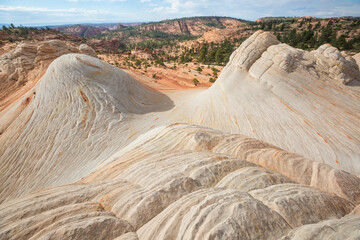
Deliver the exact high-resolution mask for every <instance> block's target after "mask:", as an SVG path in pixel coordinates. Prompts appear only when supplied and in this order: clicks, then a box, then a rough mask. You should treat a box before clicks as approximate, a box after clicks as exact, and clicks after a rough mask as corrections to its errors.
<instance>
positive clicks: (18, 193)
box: [0, 31, 360, 240]
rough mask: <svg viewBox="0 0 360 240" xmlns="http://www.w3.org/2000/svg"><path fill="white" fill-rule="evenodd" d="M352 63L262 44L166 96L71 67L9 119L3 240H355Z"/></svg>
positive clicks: (248, 45) (57, 64) (105, 68)
mask: <svg viewBox="0 0 360 240" xmlns="http://www.w3.org/2000/svg"><path fill="white" fill-rule="evenodd" d="M29 49H30V50H31V49H32V48H29ZM46 49H47V46H43V50H42V51H43V52H44V53H45V52H48V54H44V55H43V56H42V57H43V58H44V59H47V58H49V57H50V56H51V54H56V53H52V52H51V51H50V50H46ZM81 49H83V51H86V52H88V54H90V55H91V54H92V53H91V51H90V50H89V49H88V48H87V47H85V46H82V47H81ZM30 50H29V51H30ZM33 50H34V52H35V48H34V49H33ZM30 52H31V51H30ZM20 57H21V56H20ZM354 62H355V60H354V59H352V58H350V57H348V56H344V55H343V54H341V53H340V52H338V51H337V50H336V49H333V48H332V47H331V46H329V45H325V46H322V47H320V48H319V49H318V50H315V51H313V52H305V51H302V50H298V49H294V48H292V47H290V46H287V45H285V44H280V43H279V42H278V41H277V40H276V38H275V37H274V36H272V35H271V34H269V33H265V32H261V31H260V32H257V33H255V34H254V35H253V36H252V37H251V38H250V39H248V40H247V41H245V42H244V43H243V45H242V46H241V47H240V48H239V49H238V50H237V51H235V53H234V54H233V55H232V57H231V59H230V62H229V64H228V66H227V67H226V68H225V69H224V71H223V72H222V74H221V76H220V77H219V79H218V80H217V81H216V83H215V84H214V85H213V86H212V87H211V88H209V89H205V90H195V91H194V90H192V91H189V90H188V91H175V92H159V91H157V90H154V89H152V88H149V87H148V86H146V85H144V84H142V83H140V82H138V81H137V80H136V79H134V78H132V77H130V76H129V75H128V74H126V73H125V72H124V71H122V70H120V69H118V68H115V67H113V66H111V65H109V64H107V63H104V62H102V61H101V60H99V59H97V58H94V57H91V56H87V55H82V54H65V55H62V56H60V57H58V58H57V59H56V60H54V61H53V62H52V63H51V64H50V66H49V67H48V68H47V70H46V73H45V74H44V76H43V77H42V78H41V79H40V80H39V81H38V82H37V83H35V84H34V86H32V87H31V88H30V89H29V90H28V91H26V92H25V93H24V94H23V95H21V97H18V98H14V99H15V100H13V101H12V102H11V103H9V104H8V105H6V106H4V108H3V109H2V111H1V112H0V130H1V135H0V145H1V148H0V173H1V174H0V193H1V194H0V239H117V240H120V239H121V240H123V239H133V240H142V239H144V240H145V239H283V240H290V239H345V238H349V239H358V238H359V237H360V232H359V230H358V229H359V227H360V225H359V224H360V219H359V212H360V210H359V204H360V187H359V186H360V178H359V177H357V175H359V173H360V164H359V162H358V159H359V154H360V153H359V150H358V146H359V139H360V134H359V128H358V126H359V113H360V111H359V110H360V109H359V106H360V104H359V91H360V90H359V86H358V85H357V83H358V80H359V79H358V75H359V72H358V67H357V66H356V64H354ZM346 84H348V85H346ZM12 96H14V95H12ZM10 97H11V96H10Z"/></svg>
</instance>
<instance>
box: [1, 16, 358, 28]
mask: <svg viewBox="0 0 360 240" xmlns="http://www.w3.org/2000/svg"><path fill="white" fill-rule="evenodd" d="M196 17H220V18H234V19H238V20H244V21H249V22H255V21H256V20H258V19H262V18H281V17H285V18H301V17H315V18H318V19H327V18H344V17H354V18H356V17H360V16H336V17H334V16H331V17H316V16H310V15H304V16H265V17H261V18H257V19H255V20H248V19H244V18H238V17H231V16H189V17H175V18H167V19H162V20H159V21H141V22H140V21H138V22H131V21H121V22H120V21H119V22H117V21H115V22H68V23H66V22H64V23H49V24H44V23H33V24H21V23H20V24H15V23H0V26H3V25H5V26H10V24H14V26H15V27H19V26H24V27H61V26H72V25H105V24H144V23H155V22H161V21H167V20H175V19H183V18H196Z"/></svg>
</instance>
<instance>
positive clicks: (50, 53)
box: [0, 40, 96, 107]
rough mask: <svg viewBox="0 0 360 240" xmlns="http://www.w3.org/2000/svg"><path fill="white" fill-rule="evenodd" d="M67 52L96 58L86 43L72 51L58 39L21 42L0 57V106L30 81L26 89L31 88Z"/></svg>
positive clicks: (71, 48) (9, 100)
mask: <svg viewBox="0 0 360 240" xmlns="http://www.w3.org/2000/svg"><path fill="white" fill-rule="evenodd" d="M67 53H83V54H87V55H90V56H93V57H96V53H95V51H94V50H93V49H92V48H91V47H89V46H87V45H86V44H81V45H80V46H79V48H75V47H72V46H69V45H67V44H66V43H65V42H63V41H60V40H50V41H44V42H39V43H32V42H21V43H20V44H19V45H18V46H17V47H16V48H15V49H13V50H12V51H10V52H8V53H6V54H4V55H2V56H0V81H1V84H0V101H2V102H0V107H2V106H3V105H7V104H8V103H9V102H11V101H12V100H11V99H6V98H7V97H8V96H9V95H14V93H15V92H16V91H18V90H19V89H20V88H21V87H22V86H23V85H25V84H27V83H28V82H30V84H29V85H30V86H29V87H28V88H26V90H29V89H30V88H31V87H33V86H34V85H35V83H36V82H37V81H38V80H39V78H40V77H41V76H42V75H43V74H44V73H45V71H46V69H47V67H48V66H49V64H50V63H51V62H52V61H53V60H54V59H56V58H57V57H59V56H61V55H64V54H67ZM17 97H19V96H17Z"/></svg>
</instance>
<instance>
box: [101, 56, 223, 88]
mask: <svg viewBox="0 0 360 240" xmlns="http://www.w3.org/2000/svg"><path fill="white" fill-rule="evenodd" d="M98 57H99V58H100V59H102V60H104V61H106V62H108V63H110V64H112V65H115V60H116V62H118V63H119V65H118V67H119V68H121V69H123V70H125V71H126V72H127V73H128V74H130V75H131V76H133V77H135V78H136V79H138V80H140V81H141V82H143V83H145V84H146V85H149V86H151V87H153V88H155V89H159V90H185V89H195V88H208V87H210V86H211V85H212V84H213V83H211V82H209V80H210V78H214V79H217V77H215V76H214V75H213V71H212V68H213V67H214V68H216V69H218V70H219V71H218V75H219V74H220V72H221V70H222V69H223V68H224V67H223V66H214V65H204V64H199V63H186V64H176V68H175V69H174V68H173V67H174V63H165V65H166V67H163V66H154V65H152V66H150V67H148V68H147V70H145V69H144V68H141V69H134V68H129V67H128V66H125V65H123V64H122V63H123V62H124V60H125V59H124V58H123V57H121V56H119V55H104V54H101V55H98ZM148 62H150V60H149V61H148ZM198 67H201V68H202V69H203V70H202V71H201V72H200V71H197V68H198ZM194 78H196V79H197V80H198V81H199V83H198V84H197V86H195V84H194V81H193V79H194Z"/></svg>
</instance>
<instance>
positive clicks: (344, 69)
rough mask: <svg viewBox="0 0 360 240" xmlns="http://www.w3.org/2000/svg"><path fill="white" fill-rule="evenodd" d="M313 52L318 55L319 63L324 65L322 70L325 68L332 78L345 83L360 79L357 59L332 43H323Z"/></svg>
mask: <svg viewBox="0 0 360 240" xmlns="http://www.w3.org/2000/svg"><path fill="white" fill-rule="evenodd" d="M312 53H313V54H314V56H315V57H316V61H317V64H318V65H320V66H322V69H321V70H325V71H326V73H327V74H328V75H329V77H330V78H333V79H335V80H336V81H338V82H340V83H344V84H347V83H350V82H351V81H354V80H357V81H359V80H360V72H359V66H358V65H357V63H356V61H355V60H354V59H353V58H352V57H350V56H346V55H345V54H344V53H341V52H340V51H339V50H338V49H337V48H335V47H332V46H331V45H330V44H325V45H322V46H320V47H319V48H318V49H317V50H315V51H313V52H312Z"/></svg>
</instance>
